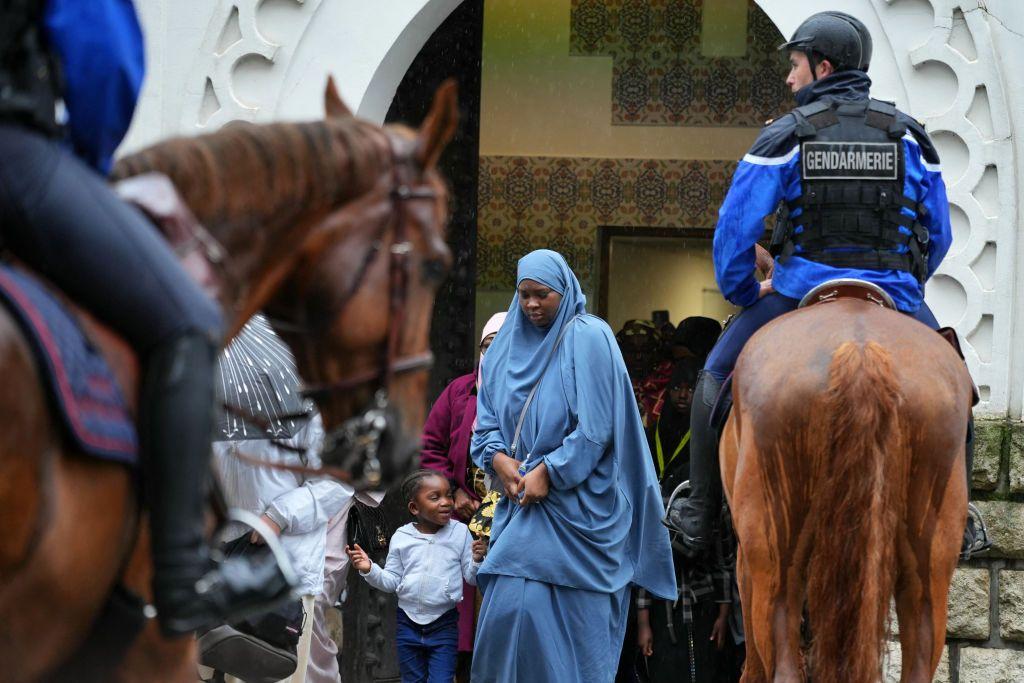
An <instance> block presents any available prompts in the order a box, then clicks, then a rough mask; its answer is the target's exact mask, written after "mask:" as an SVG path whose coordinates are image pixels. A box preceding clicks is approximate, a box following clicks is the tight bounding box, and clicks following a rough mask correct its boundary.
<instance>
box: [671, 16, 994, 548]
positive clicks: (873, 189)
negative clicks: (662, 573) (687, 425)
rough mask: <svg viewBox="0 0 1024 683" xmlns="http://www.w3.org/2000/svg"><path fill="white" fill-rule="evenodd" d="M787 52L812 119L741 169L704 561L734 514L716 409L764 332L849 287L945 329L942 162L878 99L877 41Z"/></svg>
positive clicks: (832, 39)
mask: <svg viewBox="0 0 1024 683" xmlns="http://www.w3.org/2000/svg"><path fill="white" fill-rule="evenodd" d="M779 49H780V50H786V51H788V53H789V63H790V72H789V76H788V77H787V79H786V84H787V85H789V86H790V88H791V89H792V90H793V92H794V93H795V95H796V101H797V104H798V106H797V108H796V109H794V110H792V111H791V112H789V113H788V114H786V115H785V116H783V117H781V118H779V119H777V120H775V121H772V122H769V123H768V124H767V125H766V126H765V128H764V129H763V130H762V131H761V134H760V135H759V136H758V138H757V140H756V141H755V142H754V145H753V147H752V148H751V149H750V152H749V153H748V154H747V155H746V156H745V157H743V160H742V161H740V163H739V167H738V168H737V170H736V173H735V175H734V176H733V179H732V185H731V187H730V188H729V192H728V195H727V196H726V198H725V202H724V204H723V205H722V208H721V211H720V213H719V220H718V225H717V227H716V229H715V237H714V248H713V258H714V265H715V277H716V279H717V281H718V285H719V287H720V289H721V291H722V294H723V295H724V296H725V298H726V299H728V300H729V301H730V302H732V303H734V304H736V305H737V306H741V307H743V310H742V312H740V313H739V314H738V315H737V316H736V318H735V319H734V320H733V321H732V323H731V324H730V325H729V326H728V327H727V328H726V330H725V331H724V332H723V333H722V336H721V338H720V339H719V341H718V343H717V345H716V346H715V348H714V349H713V350H712V351H711V354H710V355H709V356H708V359H707V362H706V364H705V366H704V369H703V371H702V373H701V376H700V379H699V380H698V383H697V387H696V389H695V392H694V400H693V408H692V412H691V442H690V448H691V470H690V481H691V485H692V491H691V494H690V497H689V499H687V501H686V503H685V504H684V505H683V506H682V508H681V509H673V512H672V514H670V521H671V523H672V524H673V526H675V527H677V528H678V529H679V530H680V531H681V532H682V533H681V539H682V542H683V544H684V545H685V546H686V548H687V550H688V551H689V552H690V553H692V554H693V555H697V554H700V553H701V552H703V551H705V550H706V549H707V546H708V543H709V539H710V538H711V529H710V527H711V524H712V520H713V519H714V517H715V515H716V513H717V511H718V509H719V508H720V506H721V495H722V484H721V478H720V472H719V465H718V436H717V434H716V432H715V430H714V429H713V428H712V426H711V424H710V418H711V412H712V407H713V405H714V403H715V400H716V398H717V396H718V394H719V391H720V389H721V386H722V383H723V382H724V381H725V379H726V378H727V377H728V375H729V374H730V373H731V372H732V370H733V367H734V366H735V363H736V359H737V357H738V356H739V353H740V351H741V350H742V349H743V346H744V344H745V343H746V341H747V340H748V339H749V338H750V337H751V336H752V335H753V334H754V333H755V332H756V331H757V330H758V329H759V328H761V327H762V326H763V325H765V324H766V323H768V322H769V321H771V320H773V319H774V318H777V317H778V316H780V315H782V314H784V313H787V312H789V311H792V310H794V309H795V308H797V305H798V303H799V301H800V299H801V298H802V297H803V296H804V295H805V294H807V293H808V292H809V291H810V290H811V289H813V288H814V287H816V286H817V285H820V284H822V283H824V282H826V281H828V280H834V279H837V278H855V279H859V280H866V281H868V282H870V283H873V284H875V285H878V286H879V287H881V288H882V289H883V290H885V291H886V292H887V293H888V294H889V295H890V296H891V297H892V299H893V301H894V302H895V304H896V307H897V308H898V309H899V310H900V311H902V312H903V313H905V314H907V315H909V316H911V317H913V318H915V319H916V320H918V321H920V322H921V323H923V324H925V325H927V326H929V327H931V328H932V329H938V327H939V325H938V323H937V322H936V320H935V317H934V316H933V315H932V312H931V311H930V310H929V308H928V305H927V304H926V303H925V302H924V286H925V282H926V281H927V280H928V278H930V277H931V276H932V274H933V273H934V272H935V269H936V268H937V267H938V265H939V263H940V262H941V261H942V259H943V257H944V256H945V255H946V252H947V251H948V250H949V246H950V243H951V242H952V235H951V231H950V225H949V205H948V203H947V200H946V188H945V185H944V184H943V181H942V175H941V172H940V168H939V157H938V154H937V153H936V151H935V147H934V145H933V144H932V141H931V140H930V139H929V137H928V134H927V133H925V131H924V128H923V127H922V126H921V124H919V123H918V122H917V121H915V120H914V119H912V118H910V117H909V116H907V115H906V114H904V113H903V112H901V111H899V110H897V109H896V107H894V106H893V105H892V104H890V103H888V102H883V101H880V100H875V99H872V98H871V96H870V95H869V92H868V91H869V88H870V87H871V79H870V78H868V75H867V73H866V71H867V69H868V66H869V63H870V59H871V36H870V34H869V33H868V31H867V29H866V27H865V26H864V25H863V24H862V23H861V22H859V21H858V20H856V19H855V18H853V17H851V16H849V15H846V14H842V13H839V12H822V13H819V14H815V15H813V16H811V17H810V18H808V19H807V20H806V21H804V23H803V24H801V25H800V27H799V28H797V30H796V32H795V33H794V34H793V37H792V40H790V41H789V42H787V43H784V44H783V45H781V46H780V47H779ZM780 202H782V203H783V210H782V211H781V212H780V213H781V215H780V216H779V220H778V227H777V228H776V230H775V232H774V234H773V238H772V251H773V254H774V255H775V256H776V259H775V270H774V274H773V275H772V277H771V278H770V279H767V280H765V281H763V282H760V283H759V282H758V281H757V280H756V279H755V277H754V260H755V257H754V253H755V247H754V245H755V243H756V242H757V241H758V240H759V239H761V237H762V234H763V232H764V223H763V218H764V216H766V215H768V214H770V213H771V212H772V211H773V210H775V208H776V206H777V205H778V204H779V203H780ZM971 432H972V430H969V431H968V435H969V439H970V435H971ZM967 451H968V457H967V460H968V462H967V472H968V477H967V481H968V482H970V479H971V477H970V473H971V460H972V457H971V456H972V453H971V448H970V447H968V449H967ZM972 507H973V506H972ZM976 514H977V512H976V510H972V517H970V518H969V519H968V529H967V531H966V532H965V534H964V548H963V551H964V553H965V556H967V555H969V554H970V553H971V552H976V551H978V550H981V549H983V548H984V547H987V537H986V535H985V534H984V533H978V534H975V529H974V523H975V519H974V517H973V515H976ZM977 522H978V523H979V524H980V522H981V520H980V517H978V518H977ZM983 529H984V526H983V524H982V525H981V526H980V528H979V531H980V532H983ZM976 536H977V538H976Z"/></svg>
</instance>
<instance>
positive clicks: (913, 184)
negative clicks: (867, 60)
mask: <svg viewBox="0 0 1024 683" xmlns="http://www.w3.org/2000/svg"><path fill="white" fill-rule="evenodd" d="M870 87H871V79H870V78H868V76H867V74H865V73H863V72H861V71H844V72H841V73H837V74H832V75H831V76H828V77H826V78H823V79H821V80H819V81H815V82H814V83H812V84H811V85H809V86H807V87H806V88H804V89H803V90H801V91H800V92H799V93H797V102H798V103H799V104H800V105H805V104H809V103H811V102H814V101H816V100H819V99H821V100H857V99H865V98H867V97H869V94H868V90H869V88H870ZM899 116H900V120H901V121H903V122H905V123H906V124H907V134H906V135H905V136H904V137H903V146H904V153H905V154H904V157H905V159H906V176H905V180H904V194H905V196H907V197H908V198H910V199H913V200H915V201H918V202H923V204H924V206H925V208H926V209H927V212H928V213H927V216H925V217H924V218H923V220H922V224H923V225H924V226H925V227H926V228H928V234H929V236H930V239H931V241H930V243H929V245H928V277H931V276H932V274H933V273H934V272H935V269H936V268H937V267H938V265H939V263H940V262H941V261H942V259H943V257H945V255H946V252H947V251H949V245H950V243H951V242H952V233H951V230H950V226H949V204H948V202H947V200H946V186H945V185H944V184H943V182H942V174H941V172H940V169H939V156H938V154H937V153H936V151H935V147H934V146H933V145H932V142H931V140H930V139H929V138H928V135H927V134H926V133H925V132H924V129H923V128H922V127H921V125H920V124H919V123H917V122H916V121H914V120H913V119H912V118H910V117H909V116H907V115H906V114H903V113H902V112H900V114H899ZM795 128H796V118H795V117H794V116H793V115H792V114H791V113H790V114H786V115H785V116H783V117H781V118H779V119H777V120H776V121H774V122H772V123H771V124H769V125H768V126H766V127H765V128H764V129H763V130H762V131H761V134H760V135H759V136H758V137H757V140H756V141H755V142H754V146H753V147H751V148H750V152H749V153H748V154H747V155H746V156H745V157H743V160H742V161H740V164H739V167H738V168H737V169H736V173H735V175H733V178H732V184H731V185H730V187H729V192H728V194H727V195H726V197H725V202H724V203H723V204H722V208H721V209H720V210H719V212H718V225H717V226H716V228H715V238H714V248H713V256H714V264H715V278H716V279H717V281H718V287H719V289H720V290H721V291H722V294H723V295H724V296H725V298H726V299H728V300H729V301H731V302H732V303H734V304H736V305H737V306H743V307H747V306H750V305H752V304H754V303H755V302H756V301H757V298H758V283H757V280H756V279H755V278H754V244H755V243H756V242H757V241H758V240H759V239H761V237H762V235H763V234H764V217H765V216H767V215H768V214H770V213H772V212H773V211H774V210H775V208H776V206H777V205H778V204H779V201H780V200H783V199H785V200H787V201H791V200H793V199H796V198H797V197H799V196H800V195H801V183H800V145H799V141H798V140H797V137H796V133H795ZM903 211H904V213H907V214H908V215H911V211H910V210H909V209H903ZM795 215H799V213H798V212H797V213H796V214H795ZM901 230H902V231H903V232H907V234H909V231H907V230H906V229H905V228H901ZM903 249H906V248H905V247H901V250H903ZM834 278H859V279H861V280H867V281H868V282H873V283H874V284H876V285H879V286H880V287H882V289H884V290H885V291H886V292H888V293H889V295H890V296H892V298H893V300H894V301H895V302H896V306H897V308H899V309H900V310H901V311H905V312H908V313H913V312H915V311H917V309H918V308H920V307H921V302H922V300H923V298H924V291H923V288H922V287H921V285H920V284H919V283H918V281H917V280H916V279H915V278H914V276H913V275H911V274H910V273H907V272H903V271H897V270H859V269H855V268H835V267H832V266H826V265H822V264H820V263H814V262H811V261H808V260H807V259H804V258H801V257H800V256H799V252H797V254H794V255H793V256H792V257H790V258H789V259H788V260H786V262H785V263H779V262H778V259H776V264H775V274H774V276H773V277H772V285H773V287H774V288H775V290H776V291H777V292H779V293H780V294H783V295H785V296H788V297H791V298H794V299H800V298H802V297H803V296H804V294H806V293H807V292H808V291H810V290H811V289H813V288H814V287H816V286H817V285H819V284H821V283H822V282H825V281H826V280H831V279H834Z"/></svg>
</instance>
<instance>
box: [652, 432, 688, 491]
mask: <svg viewBox="0 0 1024 683" xmlns="http://www.w3.org/2000/svg"><path fill="white" fill-rule="evenodd" d="M660 430H661V420H660V419H659V420H658V424H657V425H655V427H654V449H655V450H656V451H657V455H658V477H659V478H660V477H661V475H663V474H665V468H666V467H668V466H669V465H671V464H672V461H673V460H675V459H676V456H677V455H679V453H680V452H682V450H683V449H684V448H686V444H688V443H690V430H689V429H687V430H686V436H684V437H683V438H682V440H681V441H680V442H679V445H678V446H676V450H675V451H673V453H672V457H671V458H669V459H668V462H667V463H666V462H665V453H664V451H663V450H662V449H661V433H660Z"/></svg>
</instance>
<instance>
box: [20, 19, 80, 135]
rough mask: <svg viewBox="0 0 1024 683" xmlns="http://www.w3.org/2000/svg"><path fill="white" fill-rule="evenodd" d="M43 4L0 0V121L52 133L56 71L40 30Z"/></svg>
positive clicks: (55, 95)
mask: <svg viewBox="0 0 1024 683" xmlns="http://www.w3.org/2000/svg"><path fill="white" fill-rule="evenodd" d="M45 4H46V0H0V121H17V122H19V123H23V124H26V125H29V126H32V127H33V128H35V129H37V130H39V131H41V132H43V133H45V134H48V135H56V134H57V133H58V132H59V130H60V127H59V126H58V124H57V120H56V114H55V112H56V105H57V100H58V92H59V89H58V84H59V74H58V73H57V60H56V59H54V58H53V56H52V54H51V52H50V50H49V49H48V48H47V46H46V44H45V39H44V37H43V33H42V28H41V27H42V16H43V8H44V6H45ZM83 30H88V28H87V27H83Z"/></svg>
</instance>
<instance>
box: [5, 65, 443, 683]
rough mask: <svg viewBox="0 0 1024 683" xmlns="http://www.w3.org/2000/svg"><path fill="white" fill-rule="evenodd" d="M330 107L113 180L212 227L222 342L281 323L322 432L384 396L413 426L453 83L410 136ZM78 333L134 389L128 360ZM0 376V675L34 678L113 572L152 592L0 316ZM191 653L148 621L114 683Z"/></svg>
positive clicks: (104, 336)
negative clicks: (144, 187) (164, 194)
mask: <svg viewBox="0 0 1024 683" xmlns="http://www.w3.org/2000/svg"><path fill="white" fill-rule="evenodd" d="M326 108H327V114H328V115H327V118H326V119H325V120H323V121H319V122H312V123H295V124H272V125H266V126H252V125H240V126H228V127H227V128H225V129H224V130H222V131H220V132H217V133H214V134H212V135H207V136H202V137H197V138H190V139H177V140H172V141H170V142H166V143H163V144H159V145H156V146H155V147H152V148H150V149H148V150H146V151H143V152H141V153H139V154H137V155H134V156H132V157H129V158H127V159H125V160H123V161H122V162H121V163H120V164H119V165H118V168H117V170H116V175H117V176H118V177H121V178H125V177H128V176H134V175H136V174H140V173H145V172H150V171H157V172H161V173H163V174H166V175H167V176H169V177H170V178H171V180H172V181H173V182H174V184H175V185H176V186H177V187H178V189H179V191H180V193H181V195H182V196H183V198H184V200H185V201H186V203H187V204H188V205H189V206H190V207H191V208H192V210H193V211H194V213H195V215H196V217H197V218H198V219H199V221H200V222H201V223H202V224H203V225H204V226H205V227H206V228H207V229H208V230H209V235H206V234H205V233H203V234H201V235H200V237H203V238H204V239H203V240H201V241H202V242H204V243H205V244H206V246H207V247H210V249H209V251H211V252H214V251H217V250H220V249H223V252H224V254H225V255H224V258H223V261H222V262H221V264H220V265H219V270H220V275H221V276H222V277H221V284H222V287H221V289H220V295H219V299H220V303H221V304H222V306H223V309H224V312H225V317H226V319H227V320H228V321H229V325H230V329H231V330H232V332H231V334H234V333H235V332H237V331H238V329H239V328H241V326H242V325H243V324H244V322H245V321H246V320H247V319H248V318H249V317H250V316H251V315H252V314H253V313H254V312H256V311H258V310H261V309H263V310H268V311H272V312H273V315H274V316H276V318H277V319H278V320H279V321H280V324H281V325H282V326H285V327H288V328H289V329H290V330H292V332H291V334H290V336H289V339H290V341H292V343H293V350H294V351H295V352H296V356H297V359H298V366H299V370H300V373H301V374H302V375H303V377H304V378H305V379H306V380H307V381H309V382H313V383H316V384H319V385H322V386H323V387H325V390H324V391H323V392H321V393H320V394H318V397H317V398H318V401H317V402H318V404H319V408H320V410H321V412H322V414H323V418H324V425H325V429H327V430H328V431H331V430H333V429H334V428H336V427H338V426H339V425H341V424H343V423H344V422H345V421H346V420H347V419H348V418H350V417H351V416H352V415H353V414H354V413H356V411H357V410H358V409H360V408H362V407H363V405H365V403H366V402H368V401H369V400H370V398H371V397H373V396H374V394H375V393H377V392H379V390H380V389H381V388H386V389H387V391H388V394H389V399H390V400H391V401H392V403H393V405H394V407H395V408H396V410H397V412H399V413H400V414H401V415H402V418H403V422H404V426H405V427H406V430H407V431H408V432H409V433H417V432H418V430H419V427H420V425H421V423H422V419H423V411H424V392H425V386H426V363H425V362H423V360H424V359H425V358H426V357H427V356H428V355H429V345H428V333H429V329H428V328H429V320H430V312H431V309H432V307H433V299H434V292H435V290H436V287H437V285H438V284H439V282H440V280H441V279H443V277H444V275H445V272H446V270H447V267H448V265H449V262H450V258H451V257H450V254H449V252H448V249H447V246H446V244H445V241H444V228H445V224H446V219H447V193H446V189H445V186H444V183H443V181H442V180H441V178H440V176H439V174H438V173H437V171H436V168H435V167H436V163H437V159H438V156H439V155H440V153H441V150H442V149H443V147H444V146H445V145H446V144H447V142H448V141H449V140H450V138H451V136H452V134H453V132H454V127H455V121H456V109H455V94H454V86H452V85H450V84H449V85H446V86H442V88H441V89H440V90H439V91H438V93H437V95H436V96H435V100H434V105H433V107H432V109H431V111H430V113H429V115H428V117H427V119H426V120H425V122H424V124H423V125H422V127H421V128H420V129H419V130H418V131H411V130H408V129H405V128H401V127H389V128H387V129H382V128H380V127H378V126H375V125H373V124H371V123H368V122H365V121H360V120H357V119H355V118H353V117H352V115H351V113H350V112H349V111H348V110H347V109H346V108H345V106H344V105H343V104H342V103H341V101H340V99H339V98H338V97H337V93H336V91H335V90H334V87H333V84H331V83H328V89H327V96H326ZM197 235H199V233H197ZM210 236H212V239H211V238H210ZM90 327H91V329H92V330H93V332H94V338H95V339H97V340H99V341H100V342H101V345H102V347H103V349H104V352H105V353H106V354H107V356H108V358H109V359H110V361H111V363H112V364H113V365H114V366H115V367H116V368H117V371H118V376H119V379H121V380H122V384H123V385H124V386H125V395H127V396H135V377H134V373H135V367H134V363H133V360H132V358H131V354H130V353H128V351H127V350H126V347H125V346H124V344H121V343H119V342H117V341H116V339H115V338H114V336H113V335H112V334H110V333H109V332H107V331H104V330H103V329H102V328H100V327H99V326H98V325H96V324H95V323H93V324H91V325H90ZM409 359H413V360H415V362H408V360H409ZM0 376H2V377H3V378H4V383H5V385H6V387H7V389H6V390H5V391H4V392H3V393H2V396H0V415H2V421H3V424H4V426H5V429H4V432H3V434H2V435H0V528H2V529H3V533H2V534H0V662H3V667H4V673H3V678H4V680H7V681H32V680H38V679H40V678H45V677H47V676H48V675H49V672H52V671H53V670H54V669H55V667H56V666H57V665H59V664H60V662H61V660H62V659H64V658H66V657H67V656H68V655H69V654H70V653H72V652H73V651H75V649H76V648H77V647H79V645H80V644H81V643H82V642H83V641H84V639H85V637H86V635H87V634H88V633H89V631H90V627H91V625H92V624H93V622H94V620H95V618H96V617H97V614H98V612H99V610H100V609H101V607H102V606H103V605H104V603H105V601H106V599H107V596H108V594H109V593H110V591H111V589H112V587H113V586H114V585H115V582H117V581H118V579H119V577H120V579H121V581H122V582H123V584H124V585H125V586H127V588H128V589H130V590H131V591H133V592H135V593H136V594H138V595H140V596H143V597H144V598H146V599H148V598H149V596H150V587H149V583H150V578H151V563H150V557H149V548H148V539H147V536H146V533H145V532H144V530H145V525H144V524H141V525H140V524H139V522H138V501H137V500H136V496H135V488H134V485H133V483H132V473H131V472H129V471H128V470H127V469H126V468H124V467H122V466H118V465H115V464H111V463H107V462H101V461H97V460H93V459H89V458H86V457H83V456H82V455H80V454H78V453H76V452H72V451H71V450H69V446H68V444H67V442H66V440H65V439H64V438H62V436H61V431H60V429H59V427H58V425H57V423H56V421H55V419H54V417H53V416H51V415H50V413H49V410H48V407H47V400H46V396H45V393H44V391H43V390H42V388H41V386H40V378H39V375H38V372H37V370H36V366H35V363H34V361H33V357H32V352H31V350H30V348H29V347H28V345H27V343H26V342H25V340H24V339H23V337H22V334H21V332H20V330H19V328H18V326H17V325H16V324H15V323H13V322H12V320H11V318H10V316H8V315H7V314H6V312H2V311H0ZM101 654H102V653H101ZM194 655H195V646H194V641H193V639H191V638H180V639H176V640H165V639H162V638H161V637H160V635H159V632H158V630H157V628H156V625H155V623H153V622H152V620H151V621H150V623H149V624H147V626H146V628H145V630H144V631H143V633H142V634H141V635H140V636H139V638H138V639H137V640H136V642H135V643H134V645H133V647H132V649H131V651H130V652H129V653H128V655H127V656H126V657H125V659H124V660H123V662H122V665H121V667H120V670H119V672H118V673H117V675H116V677H115V679H116V680H124V681H157V680H159V681H194V680H195V678H196V669H195V656H194ZM73 679H74V680H93V679H92V678H89V676H88V675H87V672H84V671H80V672H77V674H75V675H73ZM110 679H111V677H109V676H108V677H105V678H103V680H110Z"/></svg>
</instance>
